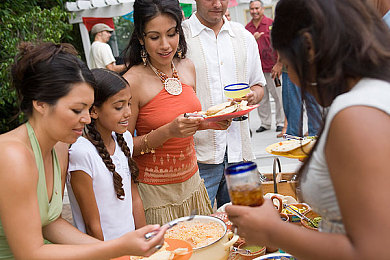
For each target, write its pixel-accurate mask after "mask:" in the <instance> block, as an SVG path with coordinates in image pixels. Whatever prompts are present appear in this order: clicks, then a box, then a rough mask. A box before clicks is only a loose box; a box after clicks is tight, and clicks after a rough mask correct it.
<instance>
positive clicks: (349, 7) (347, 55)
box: [271, 0, 390, 174]
mask: <svg viewBox="0 0 390 260" xmlns="http://www.w3.org/2000/svg"><path fill="white" fill-rule="evenodd" d="M305 32H308V33H310V35H311V37H312V41H313V45H314V51H315V57H314V69H315V71H316V83H317V86H315V90H314V91H315V94H316V96H317V97H318V101H319V103H320V104H321V105H322V106H328V105H330V104H331V102H332V101H333V100H334V99H335V98H336V97H337V96H338V95H340V94H343V93H345V92H347V91H349V86H348V84H347V81H348V79H359V78H362V77H368V78H375V79H380V80H384V81H387V82H390V30H389V28H388V27H387V26H386V24H385V23H384V22H383V21H382V18H381V17H380V16H379V13H378V11H377V10H375V9H373V7H372V6H371V5H370V4H369V3H368V2H367V0H327V1H324V0H280V1H279V2H278V4H277V6H276V10H275V20H274V23H273V26H272V31H271V39H272V45H273V47H274V48H275V49H276V50H277V51H278V52H279V53H280V54H281V55H282V56H283V57H284V58H286V59H287V60H288V61H289V64H290V66H292V67H293V69H294V70H295V71H296V73H297V76H298V78H299V82H300V85H301V86H300V87H301V91H302V98H303V99H304V97H305V95H303V93H304V92H305V91H307V90H308V88H309V87H310V88H311V89H313V88H314V87H313V86H309V85H310V82H311V81H312V79H311V78H310V76H311V75H309V73H308V72H309V71H311V70H313V68H311V67H310V66H311V65H310V63H309V55H308V48H307V41H306V38H305V36H304V33H305ZM389 102H390V101H389ZM317 143H318V142H317ZM314 149H315V148H313V149H312V151H313V150H314ZM310 156H311V153H310V154H309V158H308V159H307V160H306V162H308V161H309V159H310ZM306 165H307V164H306V163H305V164H304V165H303V166H302V167H301V169H300V170H299V174H301V173H302V172H303V171H304V169H305V167H306Z"/></svg>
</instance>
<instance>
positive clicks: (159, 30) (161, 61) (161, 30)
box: [140, 14, 179, 68]
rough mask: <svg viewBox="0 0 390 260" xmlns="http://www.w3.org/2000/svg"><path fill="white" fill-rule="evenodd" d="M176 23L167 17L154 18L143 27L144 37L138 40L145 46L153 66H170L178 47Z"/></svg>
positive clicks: (164, 15) (163, 15)
mask: <svg viewBox="0 0 390 260" xmlns="http://www.w3.org/2000/svg"><path fill="white" fill-rule="evenodd" d="M176 25H177V24H176V21H175V20H174V19H173V18H172V17H171V16H169V15H166V14H161V15H159V16H156V17H155V18H153V19H152V20H150V21H149V22H147V23H146V25H145V31H144V33H145V36H144V39H143V40H140V42H141V44H144V45H145V49H146V51H147V52H148V54H149V59H150V61H151V63H152V64H153V66H155V67H157V68H159V67H164V66H167V65H170V64H171V62H172V60H173V57H174V56H175V53H176V51H177V47H178V45H179V33H178V32H177V31H176Z"/></svg>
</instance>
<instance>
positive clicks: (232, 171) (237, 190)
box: [225, 162, 264, 207]
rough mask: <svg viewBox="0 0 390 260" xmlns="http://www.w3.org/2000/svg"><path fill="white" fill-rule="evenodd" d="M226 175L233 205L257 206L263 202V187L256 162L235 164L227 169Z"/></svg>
mask: <svg viewBox="0 0 390 260" xmlns="http://www.w3.org/2000/svg"><path fill="white" fill-rule="evenodd" d="M225 177H226V182H227V186H228V189H229V195H230V199H231V200H232V203H233V205H243V206H251V207H256V206H260V205H262V204H263V202H264V198H263V189H262V186H261V180H260V176H259V174H258V172H257V165H256V163H254V162H244V163H238V164H233V165H231V166H229V167H228V168H226V169H225Z"/></svg>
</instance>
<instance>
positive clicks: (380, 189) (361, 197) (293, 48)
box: [226, 0, 390, 259]
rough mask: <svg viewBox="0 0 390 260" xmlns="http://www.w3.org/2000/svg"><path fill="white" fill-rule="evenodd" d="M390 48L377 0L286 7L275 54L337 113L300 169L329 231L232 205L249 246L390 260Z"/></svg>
mask: <svg viewBox="0 0 390 260" xmlns="http://www.w3.org/2000/svg"><path fill="white" fill-rule="evenodd" d="M297 17H299V19H297ZM389 42H390V31H389V29H388V27H387V26H386V24H385V23H384V22H383V20H382V18H381V17H380V16H379V15H378V14H377V11H376V10H374V9H373V8H372V7H371V6H370V4H368V1H365V0H328V1H323V0H280V1H279V2H278V4H277V7H276V18H275V20H274V24H273V28H272V43H273V47H274V48H275V49H276V50H277V51H278V52H279V54H280V58H281V61H282V62H283V63H284V64H285V65H286V66H287V67H288V74H289V77H290V79H291V80H292V81H293V82H294V83H295V84H296V85H298V86H300V87H301V89H302V91H303V92H304V91H307V92H308V93H310V94H312V95H313V96H314V97H315V98H316V100H317V102H318V103H319V104H320V105H321V106H323V107H329V111H328V113H327V116H326V121H325V124H324V127H323V130H322V132H321V133H320V135H319V138H318V140H317V142H316V145H315V146H314V148H313V149H312V151H311V152H310V154H309V157H308V158H307V159H306V160H305V164H304V165H303V167H302V168H301V169H300V190H301V195H302V198H303V200H304V201H305V202H307V203H308V204H309V205H310V206H311V207H312V209H313V211H314V212H316V213H318V214H320V215H321V216H322V220H321V222H320V223H319V231H320V232H317V231H313V230H309V229H304V228H302V227H298V226H296V225H291V224H289V223H286V222H283V221H281V220H280V217H279V214H278V213H277V212H276V211H275V210H274V208H273V205H272V203H271V201H270V200H266V201H265V203H264V204H263V205H262V206H260V207H253V208H249V207H243V206H230V207H229V206H228V207H226V211H227V213H228V215H229V219H230V220H231V221H232V222H233V223H234V225H235V226H236V227H237V228H238V233H239V234H240V235H242V236H244V237H245V239H246V240H247V242H250V243H255V244H262V245H263V244H266V245H270V246H273V247H277V248H281V249H282V250H284V251H286V252H288V253H290V254H292V255H294V256H295V257H297V258H298V259H373V258H375V259H389V258H390V252H389V248H390V239H389V233H390V224H389V221H388V216H389V214H390V205H389V202H388V198H390V190H389V188H388V183H390V174H389V165H388V163H387V162H388V160H389V158H390V138H389V132H390V45H389ZM302 96H303V95H302ZM373 198H381V200H383V202H382V203H379V204H378V203H375V202H374V201H373Z"/></svg>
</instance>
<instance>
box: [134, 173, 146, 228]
mask: <svg viewBox="0 0 390 260" xmlns="http://www.w3.org/2000/svg"><path fill="white" fill-rule="evenodd" d="M131 196H132V203H133V217H134V224H135V228H136V229H139V228H141V227H143V226H145V225H146V218H145V211H144V204H143V203H142V200H141V197H140V195H139V192H138V185H137V184H135V183H134V181H131Z"/></svg>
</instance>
